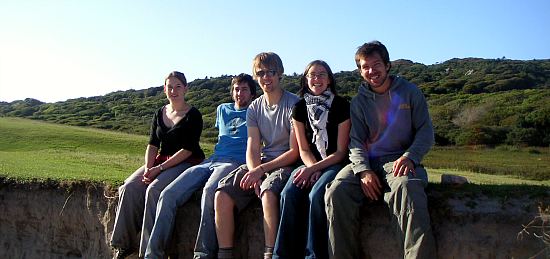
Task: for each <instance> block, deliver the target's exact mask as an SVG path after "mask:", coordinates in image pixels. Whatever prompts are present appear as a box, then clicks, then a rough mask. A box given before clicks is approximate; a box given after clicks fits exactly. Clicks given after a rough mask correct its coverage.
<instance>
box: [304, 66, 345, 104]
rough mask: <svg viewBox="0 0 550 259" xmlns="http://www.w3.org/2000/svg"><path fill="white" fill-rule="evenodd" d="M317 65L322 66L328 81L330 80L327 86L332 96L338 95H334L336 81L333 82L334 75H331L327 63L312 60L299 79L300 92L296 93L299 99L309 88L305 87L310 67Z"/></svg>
mask: <svg viewBox="0 0 550 259" xmlns="http://www.w3.org/2000/svg"><path fill="white" fill-rule="evenodd" d="M315 65H319V66H323V67H324V68H325V70H326V71H327V75H328V79H329V80H330V83H329V84H328V88H329V89H330V91H331V92H332V93H333V94H334V95H338V94H337V93H336V81H335V80H334V74H333V73H332V70H331V69H330V67H329V65H328V64H327V62H325V61H323V60H313V61H311V62H309V64H307V66H306V70H304V73H303V74H302V77H301V78H300V86H301V87H300V90H299V91H298V94H299V95H300V97H304V94H305V93H307V92H309V87H308V85H307V78H306V76H307V73H308V72H309V69H311V67H312V66H315Z"/></svg>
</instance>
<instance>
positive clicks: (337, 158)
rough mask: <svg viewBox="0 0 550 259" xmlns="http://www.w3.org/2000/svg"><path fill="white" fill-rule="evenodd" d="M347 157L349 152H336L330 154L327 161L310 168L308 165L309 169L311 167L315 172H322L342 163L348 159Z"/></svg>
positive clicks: (319, 162) (324, 160)
mask: <svg viewBox="0 0 550 259" xmlns="http://www.w3.org/2000/svg"><path fill="white" fill-rule="evenodd" d="M346 155H347V152H343V151H336V152H334V153H332V154H330V155H329V156H327V157H326V158H325V159H323V160H321V161H318V162H316V163H315V164H313V165H311V166H308V165H306V166H307V167H310V168H311V169H312V170H313V171H321V170H323V169H325V168H327V167H329V166H331V165H334V164H338V163H340V162H342V161H343V160H344V158H345V157H346Z"/></svg>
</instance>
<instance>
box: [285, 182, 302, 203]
mask: <svg viewBox="0 0 550 259" xmlns="http://www.w3.org/2000/svg"><path fill="white" fill-rule="evenodd" d="M289 181H290V180H289ZM298 192H300V188H298V187H297V186H296V185H295V184H294V183H292V182H290V183H288V184H287V185H286V186H285V188H284V189H283V191H282V192H281V200H287V199H288V200H295V199H297V196H298Z"/></svg>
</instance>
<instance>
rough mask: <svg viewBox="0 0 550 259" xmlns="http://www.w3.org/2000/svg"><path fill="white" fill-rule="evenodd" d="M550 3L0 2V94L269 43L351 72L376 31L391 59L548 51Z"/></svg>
mask: <svg viewBox="0 0 550 259" xmlns="http://www.w3.org/2000/svg"><path fill="white" fill-rule="evenodd" d="M549 14H550V1H546V0H544V1H543V0H540V1H529V0H526V1H509V0H499V1H495V0H481V1H470V0H463V1H430V0H424V1H416V0H414V1H370V0H363V1H361V0H357V1H346V0H342V1H324V0H319V1H287V0H280V1H222V0H219V1H218V0H216V1H208V0H204V1H141V0H137V1H104V0H95V1H68V0H67V1H63V0H48V1H43V0H37V1H31V0H2V1H0V101H13V100H19V99H24V98H27V97H31V98H35V99H38V100H41V101H45V102H54V101H63V100H66V99H70V98H78V97H87V96H94V95H104V94H107V93H109V92H112V91H117V90H127V89H143V88H148V87H152V86H159V85H162V84H163V78H164V76H165V75H166V74H167V73H169V72H170V71H172V70H178V71H181V72H184V73H185V74H186V76H187V77H188V80H189V81H192V80H194V79H196V78H204V77H205V76H213V77H216V76H220V75H226V74H227V75H234V74H238V73H241V72H246V73H251V61H252V59H253V57H254V56H255V55H256V54H257V53H259V52H262V51H274V52H276V53H278V54H279V55H280V56H281V58H282V60H283V63H284V66H285V73H287V74H292V73H294V72H296V73H302V71H303V69H304V67H305V66H306V64H307V63H308V62H310V61H312V60H314V59H323V60H325V61H327V62H328V64H329V65H330V66H331V68H332V70H333V71H336V72H337V71H342V70H344V71H349V70H353V69H354V68H355V67H354V61H353V55H354V53H355V50H356V48H357V47H358V46H359V45H361V44H362V43H364V42H367V41H371V40H374V39H377V40H380V41H382V42H383V43H384V44H385V45H386V46H387V47H388V49H389V52H390V59H391V60H395V59H410V60H413V61H415V62H420V63H424V64H434V63H436V62H443V61H446V60H448V59H451V58H455V57H457V58H464V57H480V58H501V57H503V56H505V57H506V58H509V59H521V60H529V59H548V58H550V15H549Z"/></svg>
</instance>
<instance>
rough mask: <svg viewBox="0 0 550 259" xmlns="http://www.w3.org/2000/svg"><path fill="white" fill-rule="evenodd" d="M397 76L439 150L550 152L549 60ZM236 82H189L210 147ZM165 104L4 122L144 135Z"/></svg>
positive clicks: (79, 108) (158, 95) (401, 71)
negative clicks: (418, 99) (411, 89)
mask: <svg viewBox="0 0 550 259" xmlns="http://www.w3.org/2000/svg"><path fill="white" fill-rule="evenodd" d="M184 72H185V71H184ZM392 74H397V75H400V76H403V77H404V78H406V79H408V80H410V81H412V82H414V83H416V84H417V85H419V87H420V88H421V89H422V90H423V92H424V94H426V96H427V99H428V103H429V105H430V112H431V115H432V119H433V122H434V126H435V131H436V141H437V143H438V144H439V145H491V146H494V145H501V144H507V145H520V146H543V147H548V146H549V145H550V60H530V61H520V60H507V59H476V58H468V59H451V60H449V61H446V62H443V63H440V64H434V65H429V66H426V65H423V64H420V63H414V62H412V61H409V60H396V61H393V62H392ZM335 76H336V81H337V84H338V91H339V93H340V94H341V95H343V96H346V97H348V98H351V97H352V96H354V95H355V93H356V91H357V87H358V86H359V84H360V82H361V78H360V76H359V74H358V73H357V71H341V72H338V73H336V75H335ZM230 81H231V76H228V75H223V76H220V77H216V78H205V79H199V80H194V81H193V82H191V83H190V87H191V88H190V91H189V93H188V95H187V99H188V101H189V102H190V103H191V104H192V105H194V106H195V107H197V108H199V110H200V111H201V113H202V114H203V118H204V122H205V123H204V130H203V134H202V140H203V141H205V142H208V143H214V142H215V141H216V136H217V132H216V130H215V129H214V128H213V125H214V119H215V109H216V106H217V105H218V104H220V103H222V102H229V101H230V96H229V90H228V87H229V84H230ZM159 82H162V79H159ZM282 84H283V86H284V87H285V88H286V89H288V90H290V91H292V92H297V90H298V85H299V75H297V74H293V75H286V76H285V77H284V79H283V81H282ZM165 102H166V100H165V96H164V94H163V91H162V86H157V87H151V88H148V89H142V90H128V91H118V92H113V93H109V94H106V95H104V96H95V97H89V98H77V99H71V100H67V101H63V102H57V103H43V102H41V101H38V100H34V99H26V100H21V101H14V102H10V103H6V102H0V116H9V117H23V118H29V119H35V120H43V121H49V122H55V123H61V124H67V125H73V126H89V127H94V128H101V129H109V130H115V131H120V132H126V133H136V134H142V135H145V134H147V132H148V130H149V129H148V127H149V123H150V120H151V117H152V114H153V113H154V111H155V110H156V109H158V108H159V107H160V106H162V105H163V104H164V103H165Z"/></svg>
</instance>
